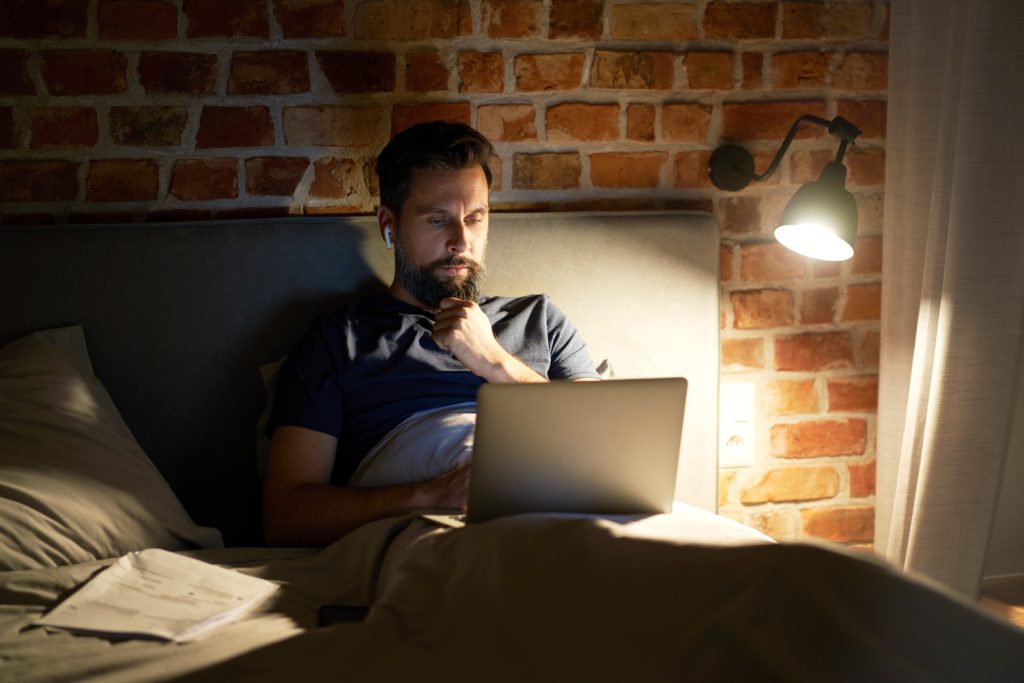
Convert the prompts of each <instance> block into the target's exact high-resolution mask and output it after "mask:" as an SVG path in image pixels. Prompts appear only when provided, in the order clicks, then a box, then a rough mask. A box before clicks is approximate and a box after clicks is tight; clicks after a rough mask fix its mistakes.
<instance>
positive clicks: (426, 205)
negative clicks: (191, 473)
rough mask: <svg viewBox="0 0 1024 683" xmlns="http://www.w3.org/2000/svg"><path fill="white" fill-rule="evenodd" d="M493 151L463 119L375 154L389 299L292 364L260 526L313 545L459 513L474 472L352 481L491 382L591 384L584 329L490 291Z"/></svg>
mask: <svg viewBox="0 0 1024 683" xmlns="http://www.w3.org/2000/svg"><path fill="white" fill-rule="evenodd" d="M491 154H492V148H491V145H490V143H489V142H488V141H487V139H486V138H484V137H483V136H482V135H481V134H480V133H478V132H477V131H475V130H473V129H472V128H470V127H469V126H465V125H462V124H452V123H444V122H432V123H426V124H420V125H418V126H414V127H412V128H410V129H407V130H405V131H403V132H402V133H399V134H398V135H397V136H395V138H394V139H393V140H392V141H391V142H390V143H389V144H388V145H387V146H386V147H385V148H384V150H383V151H382V152H381V154H380V157H379V158H378V160H377V175H378V177H379V179H380V191H381V205H380V209H379V210H378V212H377V219H378V223H379V225H380V232H381V237H382V238H383V240H384V242H385V245H386V248H388V249H391V248H392V246H393V249H394V254H395V275H394V279H393V281H392V283H391V285H390V286H389V287H388V289H387V291H385V292H380V293H377V294H373V295H370V296H368V297H366V298H364V299H361V300H359V301H356V302H354V303H353V304H351V305H350V306H349V307H347V308H346V309H345V310H343V311H340V312H338V313H334V314H328V315H324V316H321V318H320V319H319V320H318V321H317V323H316V324H315V325H314V326H313V328H312V329H311V330H310V331H309V332H308V333H307V334H306V336H305V337H304V339H303V341H302V342H301V343H300V345H299V347H298V348H297V349H296V351H295V352H294V353H292V354H291V355H290V357H289V359H288V361H287V362H286V363H285V365H284V366H283V367H282V370H281V376H280V380H279V384H278V388H277V393H276V398H275V403H274V409H273V413H272V415H271V429H273V436H272V440H271V447H270V456H269V461H268V465H267V472H266V476H265V480H264V505H263V517H264V523H263V526H264V532H265V534H266V538H267V541H268V543H270V544H272V545H309V546H319V545H325V544H327V543H330V542H332V541H334V540H336V539H338V538H340V537H341V536H343V535H344V534H346V533H348V532H349V531H352V530H353V529H355V528H357V527H359V526H360V525H362V524H365V523H367V522H370V521H373V520H376V519H382V518H385V517H390V516H394V515H399V514H403V513H406V512H409V511H411V510H416V509H428V508H461V509H465V503H466V493H467V486H468V482H469V466H468V464H466V465H462V466H459V467H456V468H454V469H452V470H450V471H447V472H445V473H443V474H440V475H439V476H434V477H432V478H429V479H427V480H425V481H413V482H403V483H399V484H394V485H387V486H375V487H372V488H359V487H355V486H350V485H349V480H350V477H351V476H352V474H353V472H354V471H355V470H356V468H357V467H358V466H359V464H360V462H361V461H362V460H363V458H364V457H366V455H367V453H368V452H370V451H371V449H373V448H374V447H375V445H376V444H378V442H381V441H382V439H384V438H385V437H387V436H388V435H389V433H393V430H395V428H396V427H398V426H399V425H401V424H403V422H405V421H406V420H407V419H411V416H412V417H415V416H417V415H420V414H422V413H423V411H429V410H433V409H438V408H443V407H445V406H452V405H457V404H463V403H465V402H467V401H474V400H475V396H476V391H477V389H478V388H479V386H480V385H481V384H483V383H484V382H544V381H548V380H549V379H573V380H575V379H596V378H597V373H596V372H595V370H594V366H593V361H592V360H591V359H590V356H589V354H588V353H587V350H586V346H585V345H584V344H583V342H582V340H581V339H580V338H579V335H578V334H577V332H576V330H575V328H573V327H572V325H571V324H570V323H569V322H568V321H567V320H566V319H565V316H564V315H562V313H561V312H560V311H558V309H557V308H555V307H554V306H552V305H551V304H550V302H549V301H548V299H547V297H545V296H533V297H521V298H516V299H512V298H506V297H485V298H482V299H481V298H480V287H481V280H482V277H483V274H484V266H483V263H484V252H485V249H486V246H487V230H488V195H489V192H490V184H491V171H490V167H489V166H488V162H489V159H490V156H491Z"/></svg>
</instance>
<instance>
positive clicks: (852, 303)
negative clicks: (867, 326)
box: [842, 284, 882, 321]
mask: <svg viewBox="0 0 1024 683" xmlns="http://www.w3.org/2000/svg"><path fill="white" fill-rule="evenodd" d="M881 317H882V285H880V284H873V285H850V286H849V287H847V288H846V307H845V308H844V309H843V317H842V320H844V321H845V320H878V319H880V318H881Z"/></svg>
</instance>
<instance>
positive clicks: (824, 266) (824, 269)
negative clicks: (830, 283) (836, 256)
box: [811, 261, 843, 278]
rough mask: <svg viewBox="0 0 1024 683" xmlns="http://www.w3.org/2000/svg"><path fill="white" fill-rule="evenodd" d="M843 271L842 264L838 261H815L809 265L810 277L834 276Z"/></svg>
mask: <svg viewBox="0 0 1024 683" xmlns="http://www.w3.org/2000/svg"><path fill="white" fill-rule="evenodd" d="M842 272H843V264H842V263H840V262H839V261H817V262H815V263H813V264H812V265H811V277H814V278H835V277H839V275H840V274H841V273H842Z"/></svg>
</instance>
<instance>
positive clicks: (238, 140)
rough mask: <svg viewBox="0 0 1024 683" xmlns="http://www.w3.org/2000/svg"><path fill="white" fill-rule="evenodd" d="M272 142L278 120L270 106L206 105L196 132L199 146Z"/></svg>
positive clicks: (197, 145)
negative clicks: (273, 117) (271, 117)
mask: <svg viewBox="0 0 1024 683" xmlns="http://www.w3.org/2000/svg"><path fill="white" fill-rule="evenodd" d="M272 144H274V123H273V122H272V121H271V120H270V109H268V108H267V107H262V106H253V107H211V106H207V107H203V112H202V114H201V115H200V118H199V132H198V133H197V134H196V148H197V149H209V148H212V147H262V146H264V145H272Z"/></svg>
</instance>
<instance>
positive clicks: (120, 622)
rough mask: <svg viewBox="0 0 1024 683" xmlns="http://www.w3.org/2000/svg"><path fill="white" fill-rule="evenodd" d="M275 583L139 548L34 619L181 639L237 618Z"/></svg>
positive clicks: (50, 624)
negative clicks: (39, 617)
mask: <svg viewBox="0 0 1024 683" xmlns="http://www.w3.org/2000/svg"><path fill="white" fill-rule="evenodd" d="M277 588H278V585H277V584H275V583H273V582H271V581H266V580H264V579H260V578H256V577H254V576H248V575H246V574H242V573H240V572H236V571H234V570H232V569H225V568H223V567H218V566H216V565H212V564H208V563H206V562H201V561H200V560H194V559H192V558H190V557H184V556H182V555H175V554H174V553H171V552H167V551H166V550H158V549H149V550H142V551H140V552H134V553H128V554H127V555H125V556H124V557H121V558H120V559H118V560H117V562H115V563H114V564H113V565H111V566H110V567H108V568H107V569H104V570H103V571H102V572H100V573H99V574H97V575H96V576H94V577H93V578H92V579H91V580H90V581H89V582H88V583H87V584H85V585H84V586H83V587H82V588H80V589H79V590H78V591H76V592H75V593H73V594H72V595H71V596H69V597H68V598H67V599H66V600H64V602H62V603H60V604H59V605H57V607H55V608H54V609H52V610H51V611H50V612H49V613H47V614H46V615H45V616H43V617H42V618H41V619H39V620H38V621H37V622H36V623H37V624H39V625H41V626H46V627H48V628H58V629H62V630H67V631H75V632H85V633H93V634H106V635H119V636H124V637H132V638H158V639H162V640H171V641H176V642H182V641H187V640H194V639H195V638H197V637H199V636H200V635H202V634H203V633H206V632H207V631H209V630H210V629H213V628H215V627H217V626H222V625H223V624H226V623H228V622H230V621H232V620H234V619H237V618H238V617H240V616H242V615H244V614H245V613H246V612H248V611H249V610H251V609H252V608H254V607H255V606H256V605H258V604H259V603H260V602H261V601H263V600H264V599H265V598H266V597H268V596H269V595H270V594H271V593H273V592H274V591H276V590H277Z"/></svg>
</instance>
